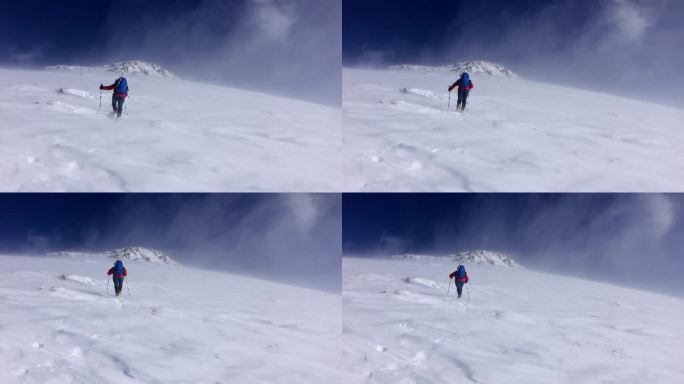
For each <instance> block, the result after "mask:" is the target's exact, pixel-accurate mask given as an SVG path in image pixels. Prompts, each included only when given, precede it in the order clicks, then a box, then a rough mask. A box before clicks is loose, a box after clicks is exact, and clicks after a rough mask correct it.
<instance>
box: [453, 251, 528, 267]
mask: <svg viewBox="0 0 684 384" xmlns="http://www.w3.org/2000/svg"><path fill="white" fill-rule="evenodd" d="M455 260H457V261H458V262H460V263H468V264H489V265H496V266H502V267H510V268H520V264H518V263H517V262H516V261H515V260H513V259H512V258H511V257H510V256H508V255H504V254H503V253H499V252H492V251H487V250H481V249H479V250H474V251H465V252H459V253H457V254H456V258H455Z"/></svg>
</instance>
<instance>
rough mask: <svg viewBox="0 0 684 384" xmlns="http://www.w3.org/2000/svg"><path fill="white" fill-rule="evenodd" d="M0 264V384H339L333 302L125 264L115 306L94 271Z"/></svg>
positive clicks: (215, 276) (103, 263)
mask: <svg viewBox="0 0 684 384" xmlns="http://www.w3.org/2000/svg"><path fill="white" fill-rule="evenodd" d="M0 263H2V266H3V267H2V268H1V269H0V303H1V305H2V312H1V314H0V373H2V380H0V381H2V382H3V383H10V384H12V383H41V384H42V383H49V384H57V383H117V384H120V383H146V384H151V383H212V384H215V383H293V384H295V383H340V382H341V381H340V380H341V377H342V373H341V370H340V368H339V364H340V359H341V354H340V343H341V340H340V329H341V319H340V311H341V303H340V296H339V295H334V294H329V293H323V292H319V291H314V290H309V289H304V288H298V287H293V286H288V285H282V284H277V283H274V282H271V281H266V280H258V279H253V278H247V277H242V276H237V275H230V274H223V273H216V272H210V271H203V270H197V269H190V268H184V267H179V268H164V267H163V266H161V265H158V264H150V263H145V262H135V261H129V262H127V263H126V269H127V270H128V274H129V276H128V279H127V280H128V288H129V289H126V288H124V291H123V294H122V296H120V297H115V296H114V294H113V287H112V285H111V282H110V283H109V288H107V285H108V279H107V276H106V272H107V270H108V269H109V267H110V266H111V264H110V263H109V262H108V261H107V260H106V259H100V260H96V259H88V258H86V259H82V260H79V259H70V258H52V257H35V258H33V257H19V256H0ZM107 289H109V293H108V292H107ZM129 291H130V295H129Z"/></svg>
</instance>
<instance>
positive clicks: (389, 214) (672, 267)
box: [342, 194, 684, 295]
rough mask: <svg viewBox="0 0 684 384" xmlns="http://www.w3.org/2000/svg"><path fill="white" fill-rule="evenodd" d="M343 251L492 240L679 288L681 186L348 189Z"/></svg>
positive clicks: (576, 267)
mask: <svg viewBox="0 0 684 384" xmlns="http://www.w3.org/2000/svg"><path fill="white" fill-rule="evenodd" d="M342 212H343V226H342V228H343V235H342V238H343V248H344V251H343V252H344V254H346V255H360V256H371V257H373V256H379V255H385V256H386V255H391V254H397V253H405V252H410V253H427V254H442V255H443V254H449V253H455V252H457V251H463V250H470V249H489V250H495V251H501V252H504V253H507V254H510V255H512V256H513V257H514V258H516V259H517V260H518V261H519V262H521V263H522V264H523V265H524V266H527V267H531V268H536V269H542V270H549V271H552V272H554V273H560V274H570V275H578V276H585V277H590V278H596V279H600V280H607V281H611V282H619V283H621V284H625V285H631V286H639V287H648V288H650V289H657V290H661V291H667V292H675V293H677V294H679V295H681V294H683V293H684V280H683V279H682V278H681V276H682V275H683V274H684V257H683V256H682V250H681V244H682V241H683V240H684V195H658V194H640V195H633V194H345V195H344V196H343V211H342Z"/></svg>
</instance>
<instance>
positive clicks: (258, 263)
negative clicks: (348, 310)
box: [84, 194, 341, 291]
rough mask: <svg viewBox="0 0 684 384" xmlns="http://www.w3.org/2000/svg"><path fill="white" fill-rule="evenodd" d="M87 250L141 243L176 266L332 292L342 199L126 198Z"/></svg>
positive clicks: (92, 232) (91, 232)
mask: <svg viewBox="0 0 684 384" xmlns="http://www.w3.org/2000/svg"><path fill="white" fill-rule="evenodd" d="M95 227H96V228H89V229H88V233H87V235H86V236H85V237H86V238H87V241H85V242H84V248H88V249H90V250H103V249H109V248H118V247H127V246H134V245H138V246H144V247H150V248H155V249H160V250H162V251H165V252H168V253H169V254H170V255H171V256H174V257H176V258H178V259H179V261H180V262H181V263H185V264H188V265H191V266H198V267H203V268H209V269H218V270H226V271H231V272H236V273H243V274H248V275H255V276H259V277H265V278H269V279H273V280H278V281H285V282H291V283H295V284H299V285H306V286H311V287H315V288H321V289H325V290H330V291H335V290H336V289H338V288H339V284H340V283H339V279H340V276H339V275H340V273H341V259H340V257H341V198H340V196H339V195H326V194H200V195H188V196H186V195H176V194H171V195H152V197H150V198H147V197H146V196H145V195H130V196H128V195H127V196H125V197H124V198H123V199H122V201H121V202H120V203H119V204H117V205H116V206H115V207H112V208H111V210H110V215H109V219H108V221H107V222H106V223H101V224H98V225H97V226H95Z"/></svg>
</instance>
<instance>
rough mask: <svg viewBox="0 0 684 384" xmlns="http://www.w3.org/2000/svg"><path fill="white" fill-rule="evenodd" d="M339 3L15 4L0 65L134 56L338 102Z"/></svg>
mask: <svg viewBox="0 0 684 384" xmlns="http://www.w3.org/2000/svg"><path fill="white" fill-rule="evenodd" d="M341 13H342V4H341V0H225V1H224V0H197V1H183V0H171V1H161V0H150V1H135V0H113V1H108V2H93V1H83V0H70V1H65V2H42V1H40V2H39V1H35V0H34V1H18V0H17V1H14V2H9V3H8V4H7V5H6V6H5V7H4V9H3V13H2V14H0V21H2V27H0V28H2V30H3V34H2V35H0V53H1V54H2V55H1V57H0V62H1V63H4V64H5V65H13V66H33V67H40V66H44V65H53V64H74V65H96V64H108V63H111V62H114V61H121V60H129V59H139V60H146V61H152V62H156V63H158V64H161V65H162V66H165V67H167V68H168V69H170V70H172V71H175V72H176V73H177V74H179V75H180V76H181V77H183V78H186V79H192V80H199V81H204V82H211V83H220V84H227V85H233V86H237V87H241V88H247V89H254V90H258V91H264V92H269V93H276V94H281V95H285V96H292V97H296V98H300V99H305V100H309V101H314V102H318V103H324V104H329V105H339V104H340V84H341V74H340V62H341Z"/></svg>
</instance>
